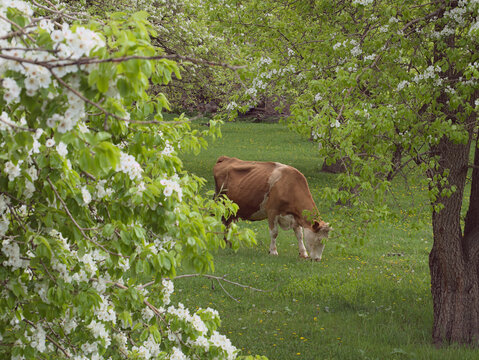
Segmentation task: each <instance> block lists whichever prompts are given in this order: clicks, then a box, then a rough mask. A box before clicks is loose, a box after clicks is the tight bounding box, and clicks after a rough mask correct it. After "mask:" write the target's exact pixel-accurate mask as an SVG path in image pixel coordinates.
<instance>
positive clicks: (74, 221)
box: [47, 177, 129, 258]
mask: <svg viewBox="0 0 479 360" xmlns="http://www.w3.org/2000/svg"><path fill="white" fill-rule="evenodd" d="M47 181H48V183H49V184H50V186H51V188H52V190H53V192H54V193H55V196H56V198H57V199H58V200H60V202H61V204H62V206H63V209H64V210H65V212H66V213H67V215H68V217H69V218H70V220H71V221H72V222H73V224H75V226H76V228H77V229H78V230H80V232H81V234H82V235H83V237H84V238H85V239H87V240H88V241H90V242H91V243H93V244H95V245H96V246H98V247H99V248H101V249H102V250H103V251H105V252H107V253H108V254H111V255H115V256H120V257H123V258H127V257H129V256H127V255H122V254H118V253H116V252H113V251H111V250H108V249H107V248H106V247H105V246H104V245H102V244H100V243H98V242H96V241H95V240H93V239H92V238H91V237H89V236H88V235H87V234H86V233H85V231H88V230H91V229H89V228H82V227H81V226H80V225H79V224H78V222H77V221H76V220H75V218H74V217H73V215H72V214H71V212H70V210H69V209H68V207H67V204H65V202H64V201H63V199H62V198H61V196H60V194H58V191H57V189H56V188H55V186H54V185H53V183H52V181H51V180H50V177H47Z"/></svg>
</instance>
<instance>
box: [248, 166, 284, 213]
mask: <svg viewBox="0 0 479 360" xmlns="http://www.w3.org/2000/svg"><path fill="white" fill-rule="evenodd" d="M275 164H276V167H275V169H274V170H273V172H272V173H271V175H270V176H269V179H268V185H269V189H268V192H267V193H266V194H264V198H263V201H262V202H261V204H259V210H258V211H256V212H255V213H253V214H252V215H251V216H250V217H249V219H250V220H252V221H257V220H263V219H266V218H267V217H268V214H267V213H266V204H267V203H268V199H269V193H270V191H271V189H272V188H273V185H274V184H276V182H277V181H278V180H279V179H281V173H282V170H283V169H284V168H285V167H286V165H283V164H281V163H278V162H277V163H275Z"/></svg>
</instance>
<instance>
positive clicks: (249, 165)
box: [213, 156, 280, 220]
mask: <svg viewBox="0 0 479 360" xmlns="http://www.w3.org/2000/svg"><path fill="white" fill-rule="evenodd" d="M278 165H280V164H278V163H275V162H256V161H243V160H240V159H237V158H230V157H227V156H222V157H220V158H219V159H218V160H217V162H216V164H215V166H214V168H213V173H214V177H215V185H216V193H217V194H219V193H221V194H225V195H226V196H228V198H229V199H231V200H232V201H233V202H235V203H236V204H238V206H239V210H238V213H237V214H236V216H237V217H238V218H241V219H250V218H251V215H253V214H254V213H256V212H258V211H259V209H260V205H261V204H262V203H263V201H264V200H265V196H266V195H267V194H268V193H269V190H270V183H269V180H270V176H271V174H272V172H273V171H274V169H275V168H276V167H277V166H278ZM258 220H259V219H258Z"/></svg>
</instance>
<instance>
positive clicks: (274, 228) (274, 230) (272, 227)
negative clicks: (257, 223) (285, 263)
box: [269, 219, 278, 255]
mask: <svg viewBox="0 0 479 360" xmlns="http://www.w3.org/2000/svg"><path fill="white" fill-rule="evenodd" d="M269 236H270V237H271V243H270V244H269V253H270V255H278V249H277V248H276V238H277V237H278V222H277V221H276V219H274V220H271V221H269Z"/></svg>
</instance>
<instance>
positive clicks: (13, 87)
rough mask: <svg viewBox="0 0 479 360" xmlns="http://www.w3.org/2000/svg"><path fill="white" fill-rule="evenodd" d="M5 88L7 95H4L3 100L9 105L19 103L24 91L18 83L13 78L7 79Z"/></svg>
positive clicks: (4, 80)
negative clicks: (21, 93)
mask: <svg viewBox="0 0 479 360" xmlns="http://www.w3.org/2000/svg"><path fill="white" fill-rule="evenodd" d="M3 87H4V89H5V94H4V95H3V98H4V99H5V101H6V102H7V104H9V103H11V102H14V103H16V102H18V100H19V99H20V92H21V90H22V89H21V88H20V87H19V86H18V84H17V82H16V81H15V80H13V79H12V78H8V77H6V78H4V79H3Z"/></svg>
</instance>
